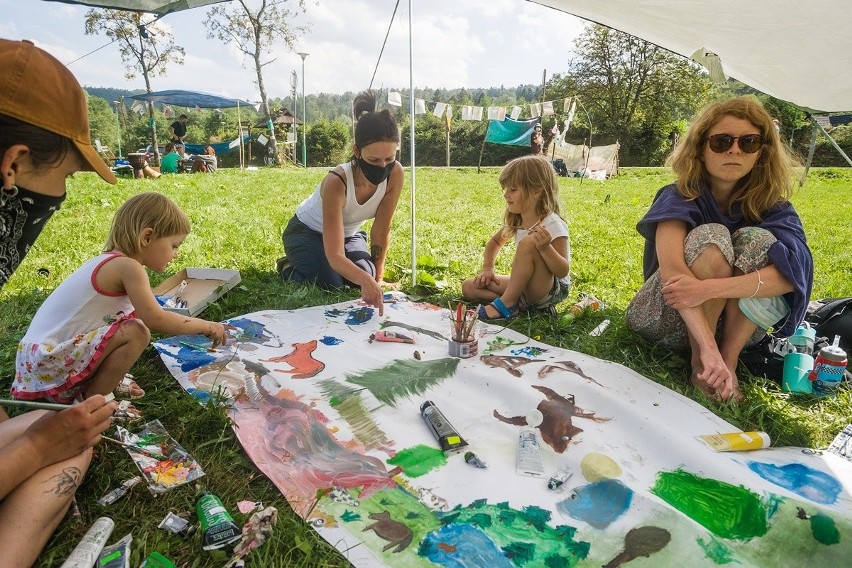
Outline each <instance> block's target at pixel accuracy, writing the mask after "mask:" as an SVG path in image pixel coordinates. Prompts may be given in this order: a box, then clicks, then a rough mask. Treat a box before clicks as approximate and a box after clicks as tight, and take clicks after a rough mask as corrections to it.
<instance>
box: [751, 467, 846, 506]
mask: <svg viewBox="0 0 852 568" xmlns="http://www.w3.org/2000/svg"><path fill="white" fill-rule="evenodd" d="M748 467H749V469H751V470H752V471H753V472H755V473H756V474H757V475H759V476H760V477H762V478H763V479H765V480H767V481H769V482H771V483H774V484H775V485H778V486H780V487H783V488H784V489H787V490H789V491H792V492H793V493H795V494H796V495H801V496H802V497H804V498H805V499H810V500H811V501H816V502H817V503H823V504H825V505H830V504H832V503H834V502H836V501H837V497H838V496H839V495H840V492H841V491H843V486H842V485H840V482H839V481H837V480H836V479H835V478H834V477H832V476H830V475H829V474H827V473H825V472H823V471H820V470H818V469H813V468H811V467H808V466H806V465H803V464H800V463H790V464H786V465H781V466H779V465H774V464H771V463H764V462H748Z"/></svg>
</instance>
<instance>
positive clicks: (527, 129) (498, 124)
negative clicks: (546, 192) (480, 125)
mask: <svg viewBox="0 0 852 568" xmlns="http://www.w3.org/2000/svg"><path fill="white" fill-rule="evenodd" d="M538 123H539V120H538V119H537V118H533V119H532V120H512V119H511V118H508V117H507V118H506V119H505V120H502V121H501V120H489V121H488V129H487V130H486V131H485V141H486V142H493V143H494V144H508V145H509V146H529V145H530V137H532V133H533V129H535V125H536V124H538Z"/></svg>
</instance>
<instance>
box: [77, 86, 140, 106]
mask: <svg viewBox="0 0 852 568" xmlns="http://www.w3.org/2000/svg"><path fill="white" fill-rule="evenodd" d="M83 89H85V91H86V92H87V93H89V96H90V97H98V98H101V99H104V100H105V101H107V102H109V103H112V101H117V100H119V99H120V98H121V97H129V96H130V95H138V94H139V93H144V92H145V89H136V90H135V91H128V90H127V89H114V88H112V87H83ZM131 102H132V101H131ZM125 104H126V105H127V106H128V107H129V106H130V103H125Z"/></svg>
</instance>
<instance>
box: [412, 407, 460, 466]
mask: <svg viewBox="0 0 852 568" xmlns="http://www.w3.org/2000/svg"><path fill="white" fill-rule="evenodd" d="M420 416H422V417H423V420H425V421H426V425H427V426H428V427H429V430H430V431H431V432H432V435H433V436H435V439H436V440H438V445H440V446H441V450H443V452H444V455H445V456H449V455H451V454H456V453H459V452H460V451H461V450H462V448H464V447H465V446H467V442H465V441H464V439H463V438H462V437H461V436H460V435H459V433H458V432H456V429H455V428H453V426H452V425H451V424H450V421H449V420H447V417H446V416H444V415H443V413H442V412H441V411H440V410H438V407H437V406H435V403H434V402H432V401H431V400H427V401H426V402H424V403H423V404H422V405H420Z"/></svg>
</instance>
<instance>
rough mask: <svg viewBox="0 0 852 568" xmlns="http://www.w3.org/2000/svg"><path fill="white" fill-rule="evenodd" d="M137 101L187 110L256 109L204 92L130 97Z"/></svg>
mask: <svg viewBox="0 0 852 568" xmlns="http://www.w3.org/2000/svg"><path fill="white" fill-rule="evenodd" d="M128 98H130V99H135V100H137V101H152V102H155V103H164V104H168V105H175V106H182V107H187V108H194V107H198V108H232V107H240V106H248V107H254V103H250V102H249V101H244V100H241V99H231V98H228V97H220V96H219V95H214V94H212V93H205V92H202V91H181V90H175V89H173V90H169V91H156V92H153V93H142V94H139V95H133V96H131V97H128Z"/></svg>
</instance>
